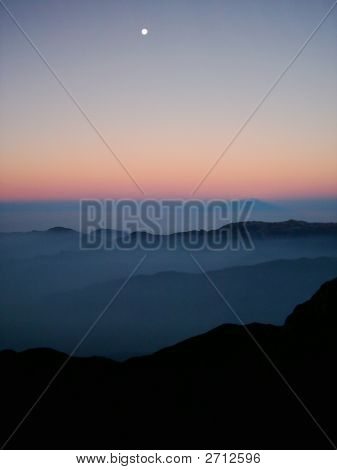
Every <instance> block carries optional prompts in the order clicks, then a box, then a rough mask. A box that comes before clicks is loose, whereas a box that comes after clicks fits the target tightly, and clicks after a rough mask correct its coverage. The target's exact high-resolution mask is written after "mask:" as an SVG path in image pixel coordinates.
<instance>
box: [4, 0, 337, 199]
mask: <svg viewBox="0 0 337 470" xmlns="http://www.w3.org/2000/svg"><path fill="white" fill-rule="evenodd" d="M5 3H6V4H7V6H8V8H9V9H10V10H11V12H12V13H13V15H14V16H15V18H16V19H17V21H18V22H19V23H20V24H21V26H22V27H23V29H24V30H25V31H26V33H27V34H28V36H29V37H30V38H31V40H32V41H33V42H34V43H35V44H36V45H37V47H38V48H39V49H40V51H41V53H42V54H43V55H44V56H45V57H46V59H47V61H48V63H49V64H50V65H51V67H52V68H53V69H54V70H55V72H56V73H57V74H58V75H59V77H60V78H61V79H62V81H63V83H64V84H65V86H66V87H67V89H68V90H69V91H70V92H71V94H72V95H73V96H74V98H75V99H76V100H77V101H78V102H79V103H80V105H81V106H82V108H83V109H84V110H85V112H86V113H87V115H88V116H89V118H90V119H91V120H92V122H93V123H94V124H95V125H96V127H97V128H98V130H99V131H100V132H101V134H102V135H103V136H104V137H105V138H106V140H107V142H108V143H109V144H110V146H111V148H112V149H113V151H114V152H115V153H116V154H117V155H118V157H119V158H120V159H121V160H122V162H123V163H124V165H125V166H126V167H127V169H128V170H129V172H130V173H131V174H132V176H133V177H134V178H135V180H136V181H137V183H138V184H139V185H140V186H141V187H142V188H143V189H144V191H145V196H146V197H189V196H191V193H192V191H193V189H194V188H195V186H196V185H197V184H198V183H199V181H200V180H201V178H202V177H203V176H204V175H205V173H206V172H207V171H208V170H209V168H210V167H211V166H212V164H213V163H214V161H215V160H216V159H217V157H218V156H219V154H221V152H222V151H223V150H224V148H225V147H226V145H227V143H228V142H229V141H230V139H231V138H232V136H233V135H234V134H235V132H236V131H237V129H238V128H239V127H240V126H241V124H242V123H243V122H244V120H245V119H246V118H247V117H248V115H249V114H250V112H251V111H252V110H253V109H254V107H255V106H256V105H257V104H258V102H259V101H260V100H261V99H262V98H263V96H264V95H265V93H266V92H267V90H268V88H269V87H270V86H271V85H272V83H273V82H274V80H275V79H276V78H277V76H278V75H279V74H280V73H281V72H282V71H283V69H284V68H285V66H286V65H287V64H288V62H289V61H290V60H291V59H292V58H293V56H294V55H295V53H296V52H297V51H298V49H299V47H300V46H301V45H302V44H303V42H304V41H305V40H306V39H307V37H308V36H309V34H310V33H311V32H312V31H313V29H314V28H315V27H316V26H317V24H318V23H319V21H320V20H321V18H322V17H323V16H324V14H325V13H326V12H327V10H328V9H329V8H330V6H331V5H332V3H333V2H332V0H295V1H294V0H283V1H282V2H280V1H279V0H207V1H206V0H90V1H89V0H67V1H66V0H5ZM336 26H337V8H336V9H335V11H334V12H333V13H332V14H331V15H330V17H329V18H328V19H327V21H326V22H325V23H324V24H323V26H322V27H321V28H320V30H319V31H318V33H317V34H316V35H315V37H314V38H313V40H312V41H311V42H310V44H309V45H308V46H307V48H306V49H305V51H304V52H303V54H302V55H301V56H300V57H299V59H298V60H297V61H296V62H295V64H294V65H293V66H292V67H291V69H290V70H289V72H288V73H287V75H286V76H285V77H284V79H283V80H282V81H281V82H280V84H279V85H278V87H277V88H276V89H275V90H274V92H273V93H272V94H271V96H270V97H269V98H268V100H267V102H266V103H265V104H264V105H263V107H262V108H261V109H260V110H259V112H258V113H257V115H256V116H255V117H254V119H253V120H252V121H251V122H250V123H249V125H248V126H247V128H246V129H245V130H244V132H243V133H242V135H241V136H240V137H239V138H238V140H237V141H236V142H235V144H234V145H233V147H232V148H231V149H230V151H229V152H228V153H227V154H226V155H225V156H224V158H223V159H222V160H221V162H220V163H219V165H218V166H217V167H216V168H215V170H214V171H213V172H212V173H211V175H210V176H209V177H208V178H207V179H206V181H205V182H204V183H203V185H202V186H201V187H200V189H199V191H198V193H197V194H196V195H195V196H198V197H212V196H216V197H225V198H234V197H238V198H244V197H258V198H273V199H275V198H296V197H301V198H303V197H310V198H315V197H333V196H336V195H337V185H336V182H337V132H336V123H337V89H336V83H337V60H336V59H337V36H336V35H337V29H336ZM143 27H147V28H149V35H148V36H146V37H142V36H141V33H140V31H141V29H142V28H143ZM0 44H1V46H0V101H1V103H2V104H1V109H0V142H1V144H0V169H1V176H0V200H2V201H6V200H7V201H8V200H44V199H48V200H50V199H79V198H81V197H85V198H90V197H100V198H105V197H106V198H108V197H144V195H142V194H141V193H140V192H139V190H138V189H137V187H136V186H135V185H134V183H133V182H132V181H131V180H130V179H129V177H128V176H127V175H126V174H125V173H124V171H123V169H122V168H121V167H120V166H119V164H118V163H117V162H116V160H115V159H114V158H113V156H112V155H111V154H110V153H109V152H108V150H107V149H106V147H105V146H104V144H103V143H102V141H101V140H100V139H99V138H98V136H97V135H96V134H95V132H94V131H93V130H92V128H91V127H90V126H89V125H88V123H87V122H86V121H85V119H84V118H83V116H82V115H81V114H80V113H79V111H78V110H77V109H76V107H75V106H74V104H73V103H72V102H71V100H70V99H69V97H68V96H67V95H66V93H65V92H64V90H62V88H61V87H60V85H59V84H58V83H57V82H56V81H55V79H54V78H53V76H52V75H51V73H50V72H49V70H48V69H47V67H46V66H45V64H43V62H42V61H41V59H40V58H39V57H38V55H37V54H36V52H35V51H34V50H33V49H32V47H31V46H30V45H29V44H28V42H27V41H26V39H25V38H24V37H23V35H22V34H21V33H20V31H19V30H18V28H17V27H16V26H15V25H14V23H13V22H12V21H11V19H10V18H9V17H8V15H7V14H6V13H5V12H4V10H3V8H2V7H1V6H0Z"/></svg>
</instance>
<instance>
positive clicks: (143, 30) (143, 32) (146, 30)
mask: <svg viewBox="0 0 337 470" xmlns="http://www.w3.org/2000/svg"><path fill="white" fill-rule="evenodd" d="M148 34H149V30H148V29H147V28H143V29H142V36H147V35H148Z"/></svg>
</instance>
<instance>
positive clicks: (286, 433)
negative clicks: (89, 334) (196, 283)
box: [0, 279, 337, 449]
mask: <svg viewBox="0 0 337 470" xmlns="http://www.w3.org/2000/svg"><path fill="white" fill-rule="evenodd" d="M336 307H337V279H334V280H333V281H330V282H327V283H325V284H324V285H323V286H322V287H321V288H320V289H319V291H318V292H317V293H316V294H315V295H314V296H313V297H312V298H311V299H310V300H309V301H307V302H306V303H304V304H301V305H299V306H298V307H296V308H295V310H294V311H293V313H292V314H291V315H290V316H289V317H288V319H287V321H286V323H285V325H284V326H279V327H277V326H271V325H261V324H251V325H248V327H243V326H238V325H223V326H220V327H218V328H216V329H214V330H212V331H210V332H208V333H206V334H204V335H201V336H198V337H194V338H191V339H189V340H186V341H184V342H182V343H179V344H177V345H175V346H172V347H170V348H167V349H164V350H161V351H159V352H158V353H155V354H153V355H151V356H147V357H141V358H135V359H130V360H128V361H126V362H124V363H118V362H114V361H111V360H108V359H103V358H72V359H70V360H69V362H68V363H67V365H66V366H65V367H64V369H63V370H62V372H61V373H60V374H59V375H58V377H57V378H56V380H55V381H54V382H53V383H52V384H51V386H50V388H49V390H48V392H47V393H46V394H45V396H44V397H43V398H42V399H41V401H40V402H39V403H38V405H37V406H36V407H35V409H34V410H33V411H32V413H31V414H30V416H29V417H28V418H27V419H26V420H25V422H24V424H23V425H22V426H21V427H20V429H19V430H18V431H17V433H16V434H15V435H14V436H13V437H12V439H11V440H10V441H9V442H8V444H7V446H6V447H7V448H34V449H41V448H49V449H58V448H78V449H95V448H101V449H102V448H104V449H130V448H134V449H135V448H137V449H145V448H151V449H152V448H162V449H168V448H171V449H172V448H176V449H178V448H183V449H186V448H190V449H192V448H204V449H205V448H206V449H207V448H212V449H216V448H221V449H225V448H232V449H240V448H241V449H242V448H244V449H252V448H253V449H262V448H267V449H268V448H275V449H283V448H300V449H301V448H302V449H311V448H323V449H325V448H332V447H333V446H334V443H337V424H336V423H337V413H336V411H337V410H336V402H337V400H336V397H337V382H336V380H335V374H336V360H337V342H336V338H337V315H336V311H337V309H336ZM247 329H248V330H247ZM253 338H254V339H253ZM255 341H256V342H257V343H258V344H259V346H258V345H257V344H256V342H255ZM261 348H262V349H263V351H264V352H262V349H261ZM266 356H268V358H269V359H268V358H267V357H266ZM66 359H67V356H66V355H65V354H62V353H59V352H56V351H53V350H46V349H40V350H39V349H36V350H30V351H26V352H23V353H15V352H13V351H3V352H1V353H0V367H1V370H0V372H1V379H2V385H1V402H0V414H1V421H0V438H1V442H2V443H3V442H5V441H6V439H7V438H8V437H9V435H10V434H11V432H12V431H13V430H14V429H15V427H16V425H17V424H18V423H19V422H20V420H21V418H22V417H23V415H24V414H25V413H26V412H27V410H28V409H29V408H30V407H31V405H32V404H33V403H34V401H35V400H36V398H37V397H38V396H39V395H40V393H41V392H42V390H43V389H44V387H45V386H46V384H48V382H49V381H50V380H51V378H52V377H53V376H54V374H55V372H56V371H57V370H58V369H59V367H60V366H61V365H62V364H63V363H64V361H65V360H66ZM274 366H275V367H276V368H277V369H278V371H279V372H277V371H276V369H275V367H274ZM295 394H296V395H297V396H295Z"/></svg>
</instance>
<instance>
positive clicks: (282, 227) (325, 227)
mask: <svg viewBox="0 0 337 470" xmlns="http://www.w3.org/2000/svg"><path fill="white" fill-rule="evenodd" d="M243 226H245V228H246V229H247V230H248V232H249V233H250V234H251V235H252V236H259V237H272V236H275V237H278V236H305V235H337V223H335V222H330V223H324V222H305V221H301V220H292V219H290V220H285V221H281V222H262V221H247V222H234V223H229V224H226V225H223V226H222V227H219V228H217V229H215V230H192V231H191V232H193V233H200V234H206V233H208V234H212V233H214V232H224V231H229V230H232V231H233V233H237V228H240V227H243ZM96 232H97V233H98V234H102V235H106V236H108V235H111V236H114V237H115V236H125V235H128V233H127V232H126V231H123V230H114V229H97V230H96ZM191 232H189V231H185V232H176V233H172V234H170V235H166V236H174V235H176V236H181V235H184V234H185V235H186V234H188V233H191ZM44 233H47V234H53V235H78V234H79V233H80V232H78V231H76V230H74V229H71V228H67V227H51V228H49V229H47V230H32V231H29V232H0V235H1V236H2V237H7V236H10V235H26V236H27V235H31V234H36V235H41V234H44ZM146 233H148V234H150V232H146V231H139V232H132V234H133V235H136V234H143V235H144V234H146ZM82 235H85V234H82ZM151 235H157V236H158V235H159V234H153V233H151Z"/></svg>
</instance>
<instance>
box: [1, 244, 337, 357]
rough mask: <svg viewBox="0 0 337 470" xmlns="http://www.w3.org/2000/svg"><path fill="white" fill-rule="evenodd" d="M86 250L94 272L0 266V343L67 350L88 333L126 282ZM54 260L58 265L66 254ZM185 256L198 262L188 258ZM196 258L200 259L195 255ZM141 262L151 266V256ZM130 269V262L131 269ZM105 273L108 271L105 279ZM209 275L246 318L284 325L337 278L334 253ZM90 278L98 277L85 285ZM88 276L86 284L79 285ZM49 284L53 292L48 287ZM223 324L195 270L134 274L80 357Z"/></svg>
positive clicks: (230, 317)
mask: <svg viewBox="0 0 337 470" xmlns="http://www.w3.org/2000/svg"><path fill="white" fill-rule="evenodd" d="M91 255H92V256H95V259H96V261H97V268H96V269H95V271H94V270H93V267H92V269H91V271H89V272H87V271H86V270H84V269H82V267H83V265H81V264H79V265H77V270H75V269H74V267H73V268H72V269H71V266H69V268H68V270H67V272H66V273H65V274H62V272H60V271H59V274H58V276H56V275H55V270H54V271H52V268H51V266H50V265H49V264H48V259H49V258H46V259H45V272H44V273H42V272H41V271H40V272H38V271H36V268H35V269H34V268H33V267H31V268H30V269H28V268H27V265H26V264H21V269H23V268H24V270H23V272H22V271H21V272H19V273H18V274H16V275H14V274H11V273H12V272H13V266H9V267H8V268H7V269H6V270H5V271H4V279H3V281H2V286H3V287H4V290H3V291H2V292H1V293H0V302H1V305H2V310H3V313H2V316H1V322H0V324H1V328H0V344H2V345H3V346H2V347H6V348H19V349H26V348H28V347H29V348H31V347H37V346H41V345H43V346H48V347H53V348H55V349H61V350H63V351H65V352H70V351H71V350H72V347H73V344H74V343H76V341H77V338H78V332H79V331H85V329H86V328H87V327H88V325H89V324H90V322H91V321H93V319H94V318H95V316H96V315H98V313H99V312H100V311H101V310H102V308H103V307H104V306H105V305H106V304H107V303H108V302H109V300H110V299H111V298H112V297H113V295H114V294H115V293H116V292H118V290H119V288H120V286H121V285H122V284H123V279H114V278H113V277H112V269H110V270H109V265H107V266H106V267H105V268H104V267H102V264H103V261H104V258H102V257H98V254H95V253H91ZM59 258H60V259H59V261H58V262H59V263H61V262H62V260H63V258H62V256H60V257H59ZM185 258H186V260H187V262H189V263H190V264H191V265H192V266H195V264H194V262H193V260H192V259H191V258H190V257H189V256H187V255H185ZM195 259H197V260H198V262H200V263H201V265H204V264H205V263H204V261H203V258H202V256H201V255H200V254H199V253H198V254H195ZM56 262H57V260H56ZM115 262H116V259H115ZM124 262H125V261H124ZM146 262H147V263H148V268H149V267H151V263H154V259H153V255H152V257H151V255H149V258H148V259H147V260H146ZM120 263H122V260H121V261H120ZM29 265H30V264H28V266H29ZM152 266H153V264H152ZM166 266H167V267H168V265H167V264H166ZM132 268H133V266H129V267H128V269H129V270H130V271H131V269H132ZM115 269H116V268H115ZM124 269H125V267H124ZM104 275H106V276H107V275H110V280H108V281H107V280H105V279H104V277H103V276H104ZM208 276H209V277H210V278H211V279H212V281H213V282H214V283H215V285H216V286H217V288H218V289H219V290H220V291H221V293H222V294H223V295H224V296H225V297H226V299H227V300H228V301H229V302H230V303H231V305H232V306H233V307H234V309H235V310H236V312H237V314H238V315H239V316H240V318H241V320H242V321H243V322H244V323H251V322H263V323H273V324H278V325H281V324H282V323H283V322H284V320H285V318H286V315H287V312H289V311H291V309H293V308H294V307H295V305H296V304H298V303H299V302H303V301H304V300H305V299H306V298H308V297H309V296H311V295H312V294H313V293H314V292H315V290H316V288H317V286H318V285H320V284H322V283H323V282H325V281H327V280H329V279H331V278H333V277H335V276H337V258H313V259H310V258H301V259H295V260H275V261H270V262H267V263H259V264H256V265H251V266H234V267H231V268H226V269H221V270H216V271H208ZM94 277H96V282H95V283H90V280H91V279H92V278H94ZM107 277H108V276H107ZM10 278H12V279H13V281H12V282H10ZM85 280H87V281H88V282H87V285H85V286H83V283H84V281H85ZM102 281H103V282H102ZM75 283H77V285H76V284H75ZM79 283H82V284H79ZM50 286H51V287H52V288H54V292H50V289H51V287H50ZM71 287H72V288H71ZM74 287H77V288H75V289H74ZM48 289H49V290H48ZM18 292H19V293H20V295H18ZM222 323H238V320H237V318H236V317H235V315H234V314H233V313H232V312H231V311H230V309H228V308H227V307H226V306H225V305H224V304H223V302H222V301H221V299H220V297H219V296H218V295H217V293H216V292H215V290H214V289H213V287H212V286H211V285H210V284H209V282H208V281H207V279H206V278H205V276H204V275H203V274H202V273H200V271H198V272H196V273H188V272H176V271H167V272H159V273H154V274H151V275H149V274H148V273H147V274H144V273H142V274H140V273H139V274H138V276H135V277H134V278H132V279H131V280H129V282H128V285H127V289H125V291H123V292H121V293H120V295H119V296H118V298H117V299H116V301H115V302H114V303H113V305H112V306H111V308H109V311H108V312H107V314H106V315H104V318H103V319H102V321H101V322H100V323H99V325H97V327H96V328H95V331H94V333H93V334H92V335H91V336H90V338H88V340H87V341H86V342H85V343H84V344H83V346H82V347H81V349H80V351H79V354H81V355H90V354H101V355H104V356H109V357H112V358H115V359H125V358H128V357H131V356H134V355H140V354H142V355H143V354H149V353H151V352H154V351H157V350H158V349H160V348H163V347H165V346H169V345H172V344H174V343H176V342H178V341H182V340H184V339H186V338H189V337H191V336H195V335H198V334H201V333H203V332H205V331H207V330H210V329H211V328H214V327H216V326H218V325H220V324H222ZM41 337H42V338H43V343H42V344H41Z"/></svg>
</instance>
